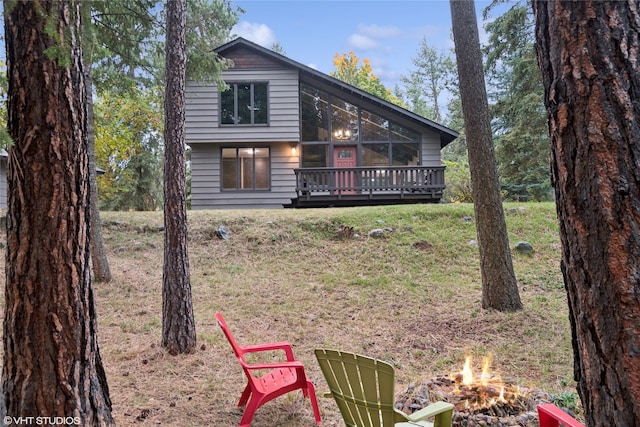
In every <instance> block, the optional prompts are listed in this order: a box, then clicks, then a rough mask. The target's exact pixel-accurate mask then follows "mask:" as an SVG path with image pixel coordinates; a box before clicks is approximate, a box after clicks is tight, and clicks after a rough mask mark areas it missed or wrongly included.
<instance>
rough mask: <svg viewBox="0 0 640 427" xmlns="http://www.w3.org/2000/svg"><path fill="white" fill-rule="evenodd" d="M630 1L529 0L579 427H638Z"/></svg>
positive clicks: (639, 259)
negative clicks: (581, 411)
mask: <svg viewBox="0 0 640 427" xmlns="http://www.w3.org/2000/svg"><path fill="white" fill-rule="evenodd" d="M637 6H638V3H637V2H636V1H583V2H566V1H559V0H544V1H534V2H533V10H534V15H535V19H536V49H537V56H538V62H539V65H540V70H541V72H542V78H543V82H544V88H545V91H544V102H545V106H546V109H547V116H548V120H549V135H550V138H551V171H552V174H551V175H552V181H553V186H554V189H555V195H556V209H557V212H558V219H559V224H560V240H561V243H562V263H561V267H562V273H563V276H564V283H565V287H566V289H567V296H568V302H569V320H570V325H571V331H572V343H573V355H574V374H575V377H576V380H577V381H578V393H579V394H580V398H581V400H582V406H583V408H584V411H585V421H586V425H587V426H589V427H595V426H637V425H639V424H640V421H639V420H640V389H639V385H640V384H639V382H638V372H640V352H639V351H638V348H639V347H638V340H639V337H640V298H638V289H640V275H639V273H638V272H640V168H639V167H638V161H639V159H640V111H639V110H638V101H639V100H640V94H639V93H638V88H640V68H639V67H638V62H637V55H636V51H637V47H638V36H639V34H638V25H637V23H638V21H640V10H639V9H638V7H637Z"/></svg>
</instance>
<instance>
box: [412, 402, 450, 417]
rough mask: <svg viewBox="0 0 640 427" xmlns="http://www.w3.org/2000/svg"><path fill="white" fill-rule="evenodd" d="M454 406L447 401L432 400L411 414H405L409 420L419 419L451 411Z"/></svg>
mask: <svg viewBox="0 0 640 427" xmlns="http://www.w3.org/2000/svg"><path fill="white" fill-rule="evenodd" d="M453 408H454V406H453V405H452V404H451V403H448V402H434V403H432V404H430V405H428V406H426V407H424V408H422V409H420V410H419V411H416V412H414V413H413V414H410V415H406V417H407V418H408V419H409V420H410V421H420V420H424V419H425V418H429V417H433V416H435V415H438V414H442V413H445V412H449V411H451V412H453Z"/></svg>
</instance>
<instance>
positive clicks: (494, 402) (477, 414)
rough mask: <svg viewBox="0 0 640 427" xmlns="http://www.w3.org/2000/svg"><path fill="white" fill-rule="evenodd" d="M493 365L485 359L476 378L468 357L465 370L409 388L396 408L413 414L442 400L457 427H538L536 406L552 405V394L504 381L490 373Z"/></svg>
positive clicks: (487, 358)
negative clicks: (449, 404) (550, 403)
mask: <svg viewBox="0 0 640 427" xmlns="http://www.w3.org/2000/svg"><path fill="white" fill-rule="evenodd" d="M490 364H491V358H490V357H486V358H485V360H484V363H483V366H482V373H481V374H480V375H479V376H476V375H474V374H473V370H472V365H471V357H467V360H466V362H465V365H464V368H463V369H462V371H460V372H456V373H453V374H450V375H441V376H437V377H434V378H430V379H425V380H422V381H420V382H419V383H416V384H412V385H411V386H409V388H408V389H407V391H406V392H405V393H403V394H402V395H401V396H400V398H399V400H398V401H397V403H396V406H397V407H398V408H399V409H402V410H403V411H405V412H406V413H412V412H415V411H417V410H418V409H420V408H423V407H424V406H426V405H428V404H429V403H430V402H435V401H439V400H442V401H446V402H449V403H452V404H453V405H454V406H455V409H454V414H453V426H454V427H476V426H492V427H509V426H521V427H522V426H524V427H537V426H538V414H537V412H536V406H537V405H538V404H539V403H545V402H549V395H548V394H547V393H545V392H543V391H541V390H532V389H528V388H525V387H520V386H518V385H515V384H513V383H511V382H509V381H503V380H502V379H501V378H500V376H499V375H497V374H493V373H491V372H490Z"/></svg>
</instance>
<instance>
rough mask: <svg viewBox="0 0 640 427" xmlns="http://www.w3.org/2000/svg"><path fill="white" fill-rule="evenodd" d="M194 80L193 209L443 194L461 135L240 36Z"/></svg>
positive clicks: (189, 133) (190, 85)
mask: <svg viewBox="0 0 640 427" xmlns="http://www.w3.org/2000/svg"><path fill="white" fill-rule="evenodd" d="M215 52H216V53H217V54H218V55H220V56H221V57H224V58H227V59H230V60H232V61H233V67H231V68H229V69H228V70H226V71H224V72H223V76H222V77H223V79H224V81H225V82H226V83H227V85H228V89H227V90H224V91H221V90H220V89H219V88H218V87H217V86H216V85H215V84H213V83H199V82H195V81H188V82H187V88H186V142H187V144H188V145H189V146H190V147H191V206H192V209H220V208H234V209H242V208H281V207H283V206H284V207H323V206H358V205H373V204H398V203H425V202H439V201H440V199H441V198H442V191H443V189H444V186H445V185H444V166H442V164H441V157H440V150H441V149H442V148H443V147H445V146H446V145H447V144H449V143H450V142H451V141H453V140H454V139H455V138H456V137H457V136H458V133H457V132H455V131H453V130H451V129H448V128H446V127H445V126H442V125H440V124H438V123H435V122H433V121H431V120H428V119H425V118H424V117H421V116H419V115H417V114H414V113H412V112H410V111H408V110H405V109H403V108H400V107H398V106H396V105H393V104H391V103H389V102H387V101H384V100H382V99H380V98H378V97H376V96H373V95H370V94H368V93H366V92H364V91H362V90H360V89H358V88H356V87H353V86H351V85H348V84H346V83H344V82H342V81H340V80H337V79H335V78H333V77H331V76H329V75H326V74H324V73H321V72H319V71H317V70H315V69H313V68H310V67H308V66H305V65H303V64H300V63H298V62H296V61H293V60H291V59H289V58H287V57H285V56H283V55H280V54H278V53H275V52H273V51H271V50H269V49H266V48H263V47H261V46H259V45H257V44H254V43H252V42H250V41H247V40H245V39H242V38H238V39H235V40H233V41H231V42H229V43H226V44H224V45H223V46H220V47H219V48H217V49H216V50H215Z"/></svg>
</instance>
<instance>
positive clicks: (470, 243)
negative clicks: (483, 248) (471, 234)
mask: <svg viewBox="0 0 640 427" xmlns="http://www.w3.org/2000/svg"><path fill="white" fill-rule="evenodd" d="M467 244H468V245H469V246H471V247H474V248H477V247H478V241H477V240H469V243H467Z"/></svg>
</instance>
